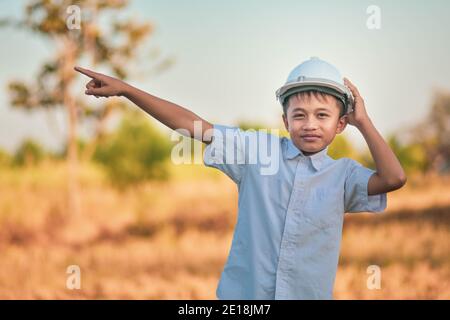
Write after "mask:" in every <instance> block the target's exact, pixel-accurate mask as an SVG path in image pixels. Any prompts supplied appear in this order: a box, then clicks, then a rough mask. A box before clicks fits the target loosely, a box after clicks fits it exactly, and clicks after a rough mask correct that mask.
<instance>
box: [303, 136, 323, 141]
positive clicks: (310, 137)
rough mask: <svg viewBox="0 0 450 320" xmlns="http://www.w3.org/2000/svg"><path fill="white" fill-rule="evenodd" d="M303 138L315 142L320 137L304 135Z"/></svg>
mask: <svg viewBox="0 0 450 320" xmlns="http://www.w3.org/2000/svg"><path fill="white" fill-rule="evenodd" d="M301 138H302V139H303V140H305V141H307V142H313V141H316V140H319V139H320V137H318V136H302V137H301Z"/></svg>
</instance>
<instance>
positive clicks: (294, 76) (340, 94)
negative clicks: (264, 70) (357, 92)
mask: <svg viewBox="0 0 450 320" xmlns="http://www.w3.org/2000/svg"><path fill="white" fill-rule="evenodd" d="M308 90H316V91H320V92H323V93H328V94H331V95H333V96H335V97H336V98H338V99H339V100H340V101H342V103H343V104H344V115H345V114H348V113H350V112H352V111H353V96H352V94H351V92H350V90H349V89H348V88H347V87H346V86H345V85H344V81H343V79H342V77H341V74H340V72H339V70H338V69H336V67H334V66H333V65H331V64H329V63H328V62H325V61H323V60H321V59H319V58H317V57H312V58H311V59H309V60H307V61H305V62H303V63H301V64H299V65H298V66H297V67H295V68H294V70H292V71H291V73H290V74H289V76H288V78H287V80H286V83H285V84H284V85H283V86H282V87H281V88H279V89H278V90H277V91H276V97H277V99H278V100H279V101H280V103H281V105H283V104H284V102H285V101H286V99H287V98H288V97H289V96H290V95H292V94H295V93H298V92H302V91H308Z"/></svg>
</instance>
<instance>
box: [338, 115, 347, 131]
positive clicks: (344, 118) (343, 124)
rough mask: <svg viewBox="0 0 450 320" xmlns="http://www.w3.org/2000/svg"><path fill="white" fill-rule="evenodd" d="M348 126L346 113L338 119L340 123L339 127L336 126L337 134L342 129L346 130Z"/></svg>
mask: <svg viewBox="0 0 450 320" xmlns="http://www.w3.org/2000/svg"><path fill="white" fill-rule="evenodd" d="M346 126H347V115H344V116H342V117H340V118H339V120H338V125H337V128H336V134H339V133H341V132H342V131H344V129H345V127H346Z"/></svg>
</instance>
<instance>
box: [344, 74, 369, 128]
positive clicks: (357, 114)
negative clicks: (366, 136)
mask: <svg viewBox="0 0 450 320" xmlns="http://www.w3.org/2000/svg"><path fill="white" fill-rule="evenodd" d="M344 84H345V85H346V86H347V87H348V88H349V89H350V91H351V92H352V95H353V98H354V105H353V112H350V113H349V114H347V122H348V123H349V124H351V125H353V126H356V127H357V126H359V125H360V124H362V123H363V122H364V121H367V120H368V119H369V115H368V114H367V111H366V106H365V104H364V99H363V98H362V97H361V95H360V93H359V91H358V88H356V86H355V85H354V84H353V83H351V82H350V80H348V79H347V78H344Z"/></svg>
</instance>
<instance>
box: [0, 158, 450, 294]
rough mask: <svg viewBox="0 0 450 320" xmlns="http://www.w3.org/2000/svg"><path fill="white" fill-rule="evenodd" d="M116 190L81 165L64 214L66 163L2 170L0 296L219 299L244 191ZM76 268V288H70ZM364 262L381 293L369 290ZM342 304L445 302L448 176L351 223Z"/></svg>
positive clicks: (203, 183)
mask: <svg viewBox="0 0 450 320" xmlns="http://www.w3.org/2000/svg"><path fill="white" fill-rule="evenodd" d="M171 171H172V176H173V178H172V179H171V180H169V181H167V182H152V183H148V184H146V185H144V186H142V187H140V188H135V189H131V190H128V191H126V192H122V193H119V192H118V191H115V190H114V189H112V188H111V187H109V185H108V183H107V181H106V179H105V177H104V176H103V175H102V174H101V171H100V170H98V168H96V167H94V166H93V165H83V166H82V171H81V177H80V180H81V185H82V190H83V193H82V198H81V199H82V201H81V208H82V210H81V212H80V214H79V215H78V216H76V217H70V216H68V215H67V214H66V209H65V208H66V196H65V194H66V183H65V175H66V171H65V167H64V165H63V164H58V163H56V164H55V163H44V164H42V165H40V166H39V167H36V168H28V169H25V170H24V169H21V170H20V171H19V170H17V171H15V170H12V169H1V170H0V263H1V268H0V298H1V299H17V298H20V299H215V289H216V286H217V282H218V279H219V276H220V273H221V270H222V267H223V265H224V263H225V259H226V257H227V254H228V250H229V246H230V244H231V237H232V232H233V227H234V224H235V221H236V209H237V191H236V187H235V186H234V184H233V183H232V182H231V180H229V179H228V178H227V177H226V176H225V175H224V174H221V173H220V172H219V171H217V170H214V169H211V168H206V167H204V166H201V165H193V166H181V167H172V168H171ZM69 265H78V266H79V267H80V269H81V289H79V290H69V289H67V288H66V279H67V277H68V274H67V273H66V269H67V267H68V266H69ZM369 265H378V266H379V267H380V268H381V272H382V281H381V288H380V289H378V290H369V289H367V286H366V280H367V277H368V274H367V273H366V270H367V267H368V266H369ZM335 298H336V299H414V298H418V299H449V298H450V179H449V177H447V178H442V177H409V180H408V183H407V185H406V186H405V187H404V188H403V189H401V190H398V191H395V192H393V193H390V194H389V195H388V209H387V211H386V212H385V213H383V214H380V215H374V214H367V213H361V214H352V215H347V217H346V220H345V224H344V236H343V242H342V246H341V257H340V261H339V269H338V274H337V278H336V286H335Z"/></svg>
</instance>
